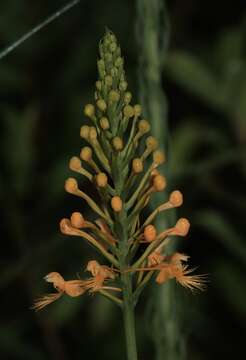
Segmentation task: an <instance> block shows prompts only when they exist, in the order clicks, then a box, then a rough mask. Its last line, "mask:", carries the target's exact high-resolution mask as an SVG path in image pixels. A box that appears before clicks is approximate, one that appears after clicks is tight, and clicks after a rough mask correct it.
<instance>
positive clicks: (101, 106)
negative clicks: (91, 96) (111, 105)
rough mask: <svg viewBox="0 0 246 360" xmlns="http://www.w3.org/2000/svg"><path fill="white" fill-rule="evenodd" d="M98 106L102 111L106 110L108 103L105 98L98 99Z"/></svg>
mask: <svg viewBox="0 0 246 360" xmlns="http://www.w3.org/2000/svg"><path fill="white" fill-rule="evenodd" d="M97 107H98V109H99V110H101V111H102V112H104V111H105V110H106V109H107V105H106V103H105V101H104V100H103V99H99V100H97Z"/></svg>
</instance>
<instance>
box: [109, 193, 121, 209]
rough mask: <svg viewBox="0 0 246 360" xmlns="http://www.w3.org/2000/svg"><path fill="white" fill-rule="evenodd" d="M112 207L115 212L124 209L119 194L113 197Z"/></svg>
mask: <svg viewBox="0 0 246 360" xmlns="http://www.w3.org/2000/svg"><path fill="white" fill-rule="evenodd" d="M111 207H112V209H113V210H114V211H115V212H120V211H121V209H122V200H121V198H120V197H119V196H113V197H112V199H111Z"/></svg>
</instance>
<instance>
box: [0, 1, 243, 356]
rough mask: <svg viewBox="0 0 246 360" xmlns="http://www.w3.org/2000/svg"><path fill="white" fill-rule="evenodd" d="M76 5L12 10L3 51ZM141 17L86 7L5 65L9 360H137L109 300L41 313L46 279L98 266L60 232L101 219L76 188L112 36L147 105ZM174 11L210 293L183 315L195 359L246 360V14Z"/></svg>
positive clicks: (188, 186) (4, 312) (12, 6)
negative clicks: (106, 38) (38, 304)
mask: <svg viewBox="0 0 246 360" xmlns="http://www.w3.org/2000/svg"><path fill="white" fill-rule="evenodd" d="M64 3H65V2H64V1H62V0H56V1H48V0H46V1H44V0H43V1H40V0H36V1H35V2H33V1H27V0H21V1H16V0H8V1H6V0H5V1H1V3H0V46H1V48H2V49H3V48H4V47H5V46H7V45H8V44H10V43H11V42H13V41H15V40H16V39H18V37H20V35H22V34H23V33H25V32H26V31H28V30H29V29H31V28H32V27H33V26H34V25H36V24H37V23H39V22H40V21H41V20H42V19H43V18H45V17H46V16H48V15H50V14H51V13H52V12H54V11H56V10H57V9H58V8H59V7H61V6H62V5H64ZM136 11H137V10H136V4H135V2H134V1H131V0H128V1H115V0H114V1H112V0H109V1H99V0H97V1H96V0H92V1H87V0H84V1H83V0H82V1H81V4H80V5H78V6H76V7H75V8H74V9H73V10H71V11H70V12H68V13H67V14H65V15H63V16H62V17H60V19H58V20H57V21H55V22H54V23H52V24H51V25H49V26H48V27H46V28H45V29H44V30H43V31H41V32H40V33H39V34H37V35H35V36H33V37H32V38H31V39H30V40H28V41H27V42H26V43H24V44H23V45H22V46H20V47H19V48H17V49H16V50H15V51H13V52H12V53H11V54H9V55H8V56H7V57H5V58H3V59H2V60H0V85H1V86H0V130H1V131H0V146H1V152H0V158H1V166H0V169H1V170H0V207H1V251H0V269H1V274H0V292H1V297H0V301H1V323H0V354H1V359H35V360H36V359H40V360H41V359H52V360H53V359H59V360H63V359H64V360H65V359H81V358H85V359H87V358H100V359H102V360H103V359H124V358H125V349H124V340H123V336H124V334H123V329H122V323H121V316H120V314H119V312H118V309H115V308H114V307H113V306H112V305H111V304H110V303H109V302H108V301H107V300H104V299H101V298H100V297H97V296H94V297H89V296H85V297H82V298H78V299H72V300H71V299H66V298H64V299H61V300H60V301H58V302H57V303H56V304H53V305H52V306H50V308H48V309H47V310H45V311H43V312H41V313H38V314H35V313H34V312H33V311H30V310H29V307H30V306H31V304H32V302H33V299H34V298H35V297H36V296H37V295H38V294H41V293H42V292H46V291H47V285H46V284H44V281H43V280H42V277H43V276H44V275H45V274H47V273H48V272H50V271H59V272H61V273H62V274H65V276H66V277H67V278H69V277H73V276H74V274H76V273H77V272H82V271H83V269H84V266H85V263H86V260H88V259H90V258H91V257H93V256H94V251H93V249H91V248H89V247H88V246H86V244H85V243H83V242H82V241H81V240H80V239H77V238H74V239H73V238H69V237H66V236H63V235H60V233H59V229H58V224H59V220H60V219H61V218H62V217H66V216H69V215H70V213H71V212H72V211H74V210H76V209H80V210H82V211H83V212H85V213H86V212H87V211H88V209H87V208H86V207H85V205H84V204H82V205H81V202H80V201H79V200H78V199H75V198H73V197H72V196H69V195H68V194H66V193H65V191H64V188H63V184H64V180H65V179H66V178H67V177H68V176H71V172H70V171H69V169H68V161H69V158H70V157H71V156H72V155H75V154H76V155H77V153H78V152H79V149H80V147H81V139H80V137H79V129H80V126H81V124H83V120H84V118H83V113H82V109H83V106H84V104H85V103H86V102H88V101H92V100H93V92H94V90H93V88H94V82H95V80H96V78H97V74H96V59H97V44H98V41H99V40H100V38H101V37H102V35H103V33H104V30H105V26H108V27H109V28H110V29H112V30H113V31H114V32H115V34H116V36H117V37H118V40H119V42H120V43H121V46H122V51H123V54H124V56H125V59H126V73H127V78H128V82H129V86H130V88H131V90H132V92H133V94H135V95H134V100H135V101H137V93H138V82H137V69H138V55H139V52H138V45H137V41H136V38H135V26H136V18H137V14H136ZM168 11H169V19H170V24H171V38H170V44H169V51H168V54H167V55H166V56H165V58H164V59H163V89H164V91H165V93H166V96H167V100H168V104H169V116H168V117H169V137H170V139H171V149H170V152H171V160H170V164H169V166H170V173H171V175H170V181H171V184H173V185H171V187H172V188H173V189H175V188H180V189H181V190H182V191H183V193H184V195H185V204H184V206H183V207H182V210H181V211H180V214H181V215H182V216H185V217H187V218H189V219H190V220H191V223H192V228H191V232H190V234H189V236H188V237H187V239H186V240H185V243H184V244H183V245H182V250H183V251H185V252H187V253H189V254H190V255H191V256H192V259H193V260H192V262H193V263H194V264H198V265H199V271H200V272H204V273H208V274H209V280H210V283H209V286H208V290H207V292H206V293H203V294H201V295H198V296H195V297H194V296H192V295H187V293H185V295H184V297H185V301H184V302H182V304H181V306H183V312H184V313H185V315H186V317H185V319H186V320H185V322H184V323H183V328H182V329H183V330H182V331H183V338H184V340H185V342H186V344H187V354H188V355H187V358H188V359H194V360H205V359H217V358H218V357H219V358H220V357H221V358H222V357H223V358H231V357H232V356H233V357H239V356H240V354H241V353H242V349H243V348H244V334H245V327H246V325H245V324H246V323H245V321H246V306H245V303H246V287H245V268H246V246H245V236H244V234H245V212H246V194H245V180H246V58H245V44H246V7H245V1H243V0H241V1H239V0H237V1H233V2H230V1H228V2H224V1H202V0H199V1H198V0H186V1H181V0H177V1H169V2H168ZM164 135H165V134H163V139H164ZM85 186H86V184H85ZM153 294H154V292H153ZM151 295H152V291H151V290H150V291H149V292H148V296H150V297H151ZM148 296H145V297H144V300H143V302H142V303H141V304H140V307H139V311H138V314H137V323H138V342H139V348H140V349H141V350H140V358H141V360H142V359H143V360H144V359H152V358H154V357H155V348H154V345H153V343H152V342H151V340H150V336H149V333H150V329H149V326H148V325H149V324H148V322H147V321H146V319H145V315H146V311H145V306H144V303H145V302H147V297H148ZM169 360H174V359H169Z"/></svg>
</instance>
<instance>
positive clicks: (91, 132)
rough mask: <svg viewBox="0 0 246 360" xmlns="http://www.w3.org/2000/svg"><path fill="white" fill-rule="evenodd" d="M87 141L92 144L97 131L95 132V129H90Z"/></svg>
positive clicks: (92, 127)
mask: <svg viewBox="0 0 246 360" xmlns="http://www.w3.org/2000/svg"><path fill="white" fill-rule="evenodd" d="M89 139H90V141H92V142H93V141H95V140H96V139H97V130H96V128H95V127H94V126H91V127H90V132H89Z"/></svg>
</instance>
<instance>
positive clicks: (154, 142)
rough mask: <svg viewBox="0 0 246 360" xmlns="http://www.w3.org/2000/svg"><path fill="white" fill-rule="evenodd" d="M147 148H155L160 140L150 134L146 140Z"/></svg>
mask: <svg viewBox="0 0 246 360" xmlns="http://www.w3.org/2000/svg"><path fill="white" fill-rule="evenodd" d="M145 144H146V146H147V148H149V149H150V150H151V151H153V150H155V149H156V148H157V146H158V141H157V140H156V138H155V137H154V136H148V137H147V139H146V142H145Z"/></svg>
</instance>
